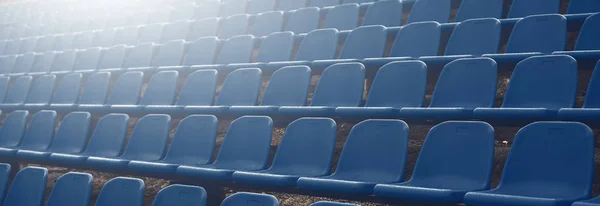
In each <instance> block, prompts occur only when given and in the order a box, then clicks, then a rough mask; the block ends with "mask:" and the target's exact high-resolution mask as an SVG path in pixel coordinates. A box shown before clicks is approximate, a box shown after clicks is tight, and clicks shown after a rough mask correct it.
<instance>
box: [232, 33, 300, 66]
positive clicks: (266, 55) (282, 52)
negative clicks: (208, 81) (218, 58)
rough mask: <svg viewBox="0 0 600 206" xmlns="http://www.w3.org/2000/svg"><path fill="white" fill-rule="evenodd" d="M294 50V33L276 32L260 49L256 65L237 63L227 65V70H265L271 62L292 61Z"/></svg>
mask: <svg viewBox="0 0 600 206" xmlns="http://www.w3.org/2000/svg"><path fill="white" fill-rule="evenodd" d="M293 50H294V33H292V32H289V31H286V32H276V33H272V34H270V35H268V36H266V37H265V38H264V39H263V40H262V42H261V44H260V46H259V48H258V55H256V59H255V61H254V63H237V64H229V65H227V67H226V68H227V70H229V71H233V70H235V69H239V68H263V69H264V68H265V65H266V64H267V63H269V62H282V61H290V60H291V59H292V52H293Z"/></svg>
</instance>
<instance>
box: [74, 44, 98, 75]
mask: <svg viewBox="0 0 600 206" xmlns="http://www.w3.org/2000/svg"><path fill="white" fill-rule="evenodd" d="M101 54H102V49H101V48H100V47H94V48H89V49H86V50H79V51H77V55H76V56H77V57H76V59H75V63H74V64H73V70H74V71H77V70H88V69H97V68H98V63H99V61H100V56H101Z"/></svg>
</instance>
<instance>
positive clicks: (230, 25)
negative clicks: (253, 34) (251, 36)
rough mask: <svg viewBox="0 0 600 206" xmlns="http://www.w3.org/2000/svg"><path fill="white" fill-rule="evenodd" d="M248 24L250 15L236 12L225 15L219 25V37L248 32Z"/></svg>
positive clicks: (223, 37) (226, 37) (224, 37)
mask: <svg viewBox="0 0 600 206" xmlns="http://www.w3.org/2000/svg"><path fill="white" fill-rule="evenodd" d="M249 24H250V15H248V14H238V15H235V16H230V17H227V18H225V19H224V20H223V23H222V25H221V32H219V38H221V39H228V38H231V37H234V36H238V35H245V34H248V25H249Z"/></svg>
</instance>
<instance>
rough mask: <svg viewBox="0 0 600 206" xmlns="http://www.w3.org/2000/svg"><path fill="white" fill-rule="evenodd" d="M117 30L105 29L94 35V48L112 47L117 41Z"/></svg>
mask: <svg viewBox="0 0 600 206" xmlns="http://www.w3.org/2000/svg"><path fill="white" fill-rule="evenodd" d="M116 33H117V30H115V29H108V28H107V29H103V30H101V31H97V32H96V34H95V35H94V40H92V46H94V47H110V46H112V45H113V42H114V41H115V34H116Z"/></svg>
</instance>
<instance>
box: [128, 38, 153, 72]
mask: <svg viewBox="0 0 600 206" xmlns="http://www.w3.org/2000/svg"><path fill="white" fill-rule="evenodd" d="M153 54H154V43H143V44H139V45H137V46H135V47H133V48H131V51H129V54H128V55H127V58H125V61H123V67H124V68H132V67H149V66H150V64H151V63H152V56H153Z"/></svg>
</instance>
